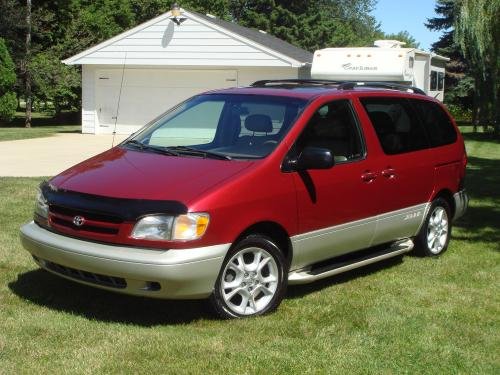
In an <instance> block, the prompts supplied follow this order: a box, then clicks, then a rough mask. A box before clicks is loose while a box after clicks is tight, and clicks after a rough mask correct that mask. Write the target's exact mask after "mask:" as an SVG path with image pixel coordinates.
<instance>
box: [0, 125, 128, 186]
mask: <svg viewBox="0 0 500 375" xmlns="http://www.w3.org/2000/svg"><path fill="white" fill-rule="evenodd" d="M126 137H127V136H126V135H116V137H115V145H116V144H118V143H120V142H121V141H122V140H124V139H125V138H126ZM112 142H113V136H111V135H93V134H56V135H54V136H52V137H47V138H35V139H22V140H17V141H6V142H0V177H7V176H13V177H38V176H54V175H56V174H58V173H60V172H62V171H64V170H65V169H68V168H69V167H71V166H72V165H74V164H76V163H79V162H81V161H83V160H85V159H88V158H90V157H91V156H94V155H96V154H99V153H101V152H103V151H105V150H107V149H109V148H111V143H112Z"/></svg>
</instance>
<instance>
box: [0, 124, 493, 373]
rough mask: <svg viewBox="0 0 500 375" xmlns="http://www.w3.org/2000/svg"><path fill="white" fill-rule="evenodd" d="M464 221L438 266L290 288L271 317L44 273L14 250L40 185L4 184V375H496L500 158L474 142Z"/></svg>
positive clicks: (486, 144) (385, 269)
mask: <svg viewBox="0 0 500 375" xmlns="http://www.w3.org/2000/svg"><path fill="white" fill-rule="evenodd" d="M465 136H466V138H467V149H468V152H469V157H470V165H469V172H468V188H469V191H470V193H471V196H472V200H471V203H470V209H469V211H468V213H467V216H466V217H465V218H464V219H462V220H461V221H459V222H458V223H457V224H456V226H455V228H454V233H453V239H452V241H451V244H450V247H449V249H448V251H447V252H446V253H445V254H443V256H441V257H440V258H438V259H429V258H417V257H413V256H406V257H404V258H402V259H396V260H391V261H388V262H384V263H381V264H377V265H373V266H370V267H367V268H364V269H361V270H357V271H355V272H351V273H348V274H344V275H340V276H337V277H333V278H330V279H327V280H323V281H321V282H318V283H315V284H312V285H308V286H302V287H290V288H289V291H288V296H287V298H286V299H285V300H284V301H283V303H282V305H281V306H280V308H279V309H278V311H277V312H276V313H274V314H272V315H268V316H264V317H260V318H255V319H245V320H234V321H220V320H216V319H214V318H213V317H212V315H211V314H210V313H209V310H208V308H207V307H206V305H205V303H204V302H203V301H177V302H176V301H158V300H148V299H142V298H135V297H128V296H122V295H117V294H112V293H108V292H106V291H101V290H98V289H93V288H89V287H86V286H81V285H78V284H74V283H72V282H69V281H65V280H62V279H60V278H58V277H55V276H52V275H50V274H48V273H47V272H45V271H42V270H39V269H37V268H36V267H35V265H34V263H33V262H32V261H31V259H30V257H29V256H28V253H27V252H25V251H24V250H23V249H22V248H21V246H20V244H19V240H18V227H19V226H20V225H21V223H23V222H24V221H26V220H28V219H29V218H30V217H31V212H32V208H33V204H32V201H33V196H34V189H35V186H36V185H37V184H38V182H39V179H27V178H1V179H0V196H1V197H2V198H3V199H1V200H0V228H2V229H1V231H0V374H14V373H49V372H50V373H63V372H64V373H82V374H84V373H85V374H87V373H169V374H196V373H207V374H209V373H214V374H220V373H234V374H271V373H287V374H290V373H315V374H316V373H320V374H321V373H325V374H326V373H359V374H368V373H377V374H378V373H383V374H396V373H397V374H399V373H418V374H424V373H428V374H498V373H500V352H499V350H500V349H499V348H500V282H499V276H500V230H499V228H500V195H499V189H498V187H499V186H500V173H499V172H498V166H499V165H500V164H499V162H500V144H499V142H498V141H494V140H491V139H488V138H486V136H485V135H474V134H466V135H465Z"/></svg>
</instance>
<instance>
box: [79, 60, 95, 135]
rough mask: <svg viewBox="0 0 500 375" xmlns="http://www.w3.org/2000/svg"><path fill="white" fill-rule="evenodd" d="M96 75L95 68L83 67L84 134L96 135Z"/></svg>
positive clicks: (90, 66)
mask: <svg viewBox="0 0 500 375" xmlns="http://www.w3.org/2000/svg"><path fill="white" fill-rule="evenodd" d="M94 75H95V67H94V66H92V65H84V66H82V133H90V134H92V133H96V128H97V126H96V117H97V116H96V111H95V85H94Z"/></svg>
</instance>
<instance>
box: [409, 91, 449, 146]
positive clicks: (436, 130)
mask: <svg viewBox="0 0 500 375" xmlns="http://www.w3.org/2000/svg"><path fill="white" fill-rule="evenodd" d="M411 102H412V104H413V107H415V110H416V111H417V113H418V115H419V118H420V120H421V121H422V124H423V126H424V128H425V130H426V132H427V135H428V136H429V140H430V144H431V146H432V147H437V146H443V145H448V144H451V143H455V141H456V140H457V133H456V131H455V127H454V126H453V124H452V122H451V120H450V118H449V117H448V115H447V114H446V113H445V112H444V111H443V109H442V108H441V107H440V106H439V104H437V103H433V102H429V101H425V100H416V99H412V100H411Z"/></svg>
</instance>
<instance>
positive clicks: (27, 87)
mask: <svg viewBox="0 0 500 375" xmlns="http://www.w3.org/2000/svg"><path fill="white" fill-rule="evenodd" d="M25 48H26V50H25V52H26V55H25V58H24V63H23V68H24V69H23V73H24V98H25V100H26V119H25V122H24V123H25V126H26V127H27V128H31V106H32V97H31V72H30V70H29V68H28V65H29V61H30V57H31V0H26V44H25Z"/></svg>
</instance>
